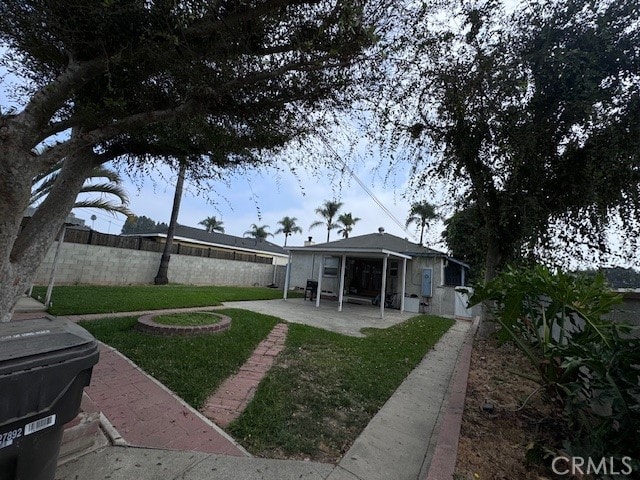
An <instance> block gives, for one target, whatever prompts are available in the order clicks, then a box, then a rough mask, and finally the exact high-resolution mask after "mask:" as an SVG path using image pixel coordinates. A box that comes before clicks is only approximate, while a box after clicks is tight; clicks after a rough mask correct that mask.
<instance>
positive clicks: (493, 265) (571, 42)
mask: <svg viewBox="0 0 640 480" xmlns="http://www.w3.org/2000/svg"><path fill="white" fill-rule="evenodd" d="M519 5H520V6H519V7H518V8H519V9H517V10H515V11H514V12H512V13H509V12H505V10H504V8H503V7H502V6H501V5H500V2H498V1H493V0H483V1H481V2H475V1H474V2H466V1H463V2H460V3H458V2H455V3H450V4H448V7H446V8H448V10H447V12H446V15H443V14H440V15H436V14H433V15H420V14H416V15H415V16H414V18H416V19H417V20H416V21H415V22H414V24H413V29H412V31H411V32H410V33H409V34H407V37H406V38H405V41H404V42H400V43H401V46H400V47H399V48H402V50H401V52H399V53H398V54H397V55H396V58H392V61H393V62H394V63H393V65H394V68H395V69H396V72H397V73H398V75H399V76H401V80H399V81H396V82H393V83H392V86H391V89H390V90H387V91H385V92H383V93H384V98H388V99H390V100H387V101H386V102H381V105H382V106H383V107H385V108H386V109H385V111H384V112H383V113H385V115H386V118H389V116H391V117H392V119H393V122H394V123H395V125H396V126H397V127H399V128H396V129H395V131H394V132H395V134H396V135H397V136H396V137H395V139H396V140H401V141H405V142H406V143H407V144H408V148H409V149H410V150H411V151H412V152H413V157H414V158H416V159H418V160H415V162H416V163H415V172H416V175H417V177H418V182H417V183H418V185H428V184H429V182H432V181H433V179H434V178H436V177H437V178H440V179H445V180H447V181H449V183H450V185H452V192H453V193H454V196H455V197H456V198H457V199H458V200H460V199H463V200H464V201H466V204H467V205H469V204H472V205H474V206H475V207H474V208H475V209H476V212H477V217H478V220H480V222H481V225H482V235H481V236H479V237H478V238H479V239H481V241H482V242H483V246H484V251H485V259H486V270H485V272H486V277H487V278H491V277H492V276H493V275H494V273H495V271H496V269H497V268H499V267H500V265H502V264H504V262H506V261H509V260H510V259H513V258H515V257H519V256H521V255H522V252H523V251H524V252H525V253H527V254H528V253H530V252H533V253H538V252H539V251H540V250H539V249H540V247H545V246H548V245H550V244H551V242H552V241H553V240H554V239H558V238H559V239H561V240H563V242H562V244H563V246H567V245H568V246H570V247H577V246H578V245H579V244H580V243H581V242H586V243H587V244H588V245H589V246H590V247H594V248H595V250H603V249H606V248H607V247H608V245H607V244H606V242H605V241H604V232H605V231H606V229H607V228H608V227H611V226H612V225H617V227H616V228H617V229H618V231H619V232H620V233H622V234H623V237H624V238H625V239H626V241H627V242H628V244H631V246H632V247H633V243H634V242H636V243H637V239H638V237H639V235H638V232H639V230H640V223H639V220H640V158H639V154H640V49H639V48H638V45H640V22H638V18H639V15H640V4H638V2H637V1H635V0H616V1H609V0H587V1H584V0H535V1H528V2H522V3H521V4H519ZM445 19H446V20H445ZM400 54H402V55H400ZM398 105H401V108H398ZM396 147H397V144H394V148H396ZM460 203H461V204H462V202H460ZM615 222H619V223H618V224H616V223H615ZM554 225H555V226H560V231H559V230H558V229H554V228H553V226H554ZM558 233H560V234H562V235H563V237H562V236H558ZM556 246H557V245H556ZM564 251H565V252H566V251H567V250H564ZM570 251H571V252H572V253H574V252H575V248H574V249H573V250H570ZM629 251H630V252H633V251H637V249H635V248H630V249H629ZM591 252H592V253H591V254H593V250H592V251H591Z"/></svg>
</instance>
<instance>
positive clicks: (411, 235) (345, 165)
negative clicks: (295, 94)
mask: <svg viewBox="0 0 640 480" xmlns="http://www.w3.org/2000/svg"><path fill="white" fill-rule="evenodd" d="M297 108H298V110H299V111H300V113H301V114H302V115H304V112H303V111H302V110H301V109H300V107H297ZM316 133H317V134H318V136H319V137H320V140H321V141H322V143H324V145H325V146H326V147H327V149H328V150H329V151H330V152H331V153H332V154H333V156H334V157H335V158H336V159H337V160H338V161H339V162H340V164H341V165H342V168H343V169H344V170H345V171H346V172H347V173H348V174H349V175H351V177H352V178H353V179H354V180H355V181H356V182H357V183H358V185H360V187H361V188H362V189H363V190H364V191H365V192H366V194H367V195H369V197H370V198H371V199H372V200H373V201H374V202H375V204H376V205H378V206H379V207H380V208H381V209H382V211H383V212H384V213H385V214H386V215H387V216H388V217H389V218H390V219H391V220H392V221H393V222H394V223H395V224H396V225H397V226H398V227H400V229H401V230H402V231H403V232H404V233H406V234H407V235H408V236H409V237H411V238H413V239H414V240H415V236H414V235H413V234H411V233H409V232H408V231H407V227H406V225H404V224H403V223H402V222H400V220H398V219H397V218H396V216H395V215H394V214H393V213H391V211H390V210H389V209H388V208H387V207H386V206H385V205H384V203H382V202H381V201H380V200H379V199H378V197H376V195H375V194H374V193H373V192H372V191H371V190H369V188H368V187H367V186H366V185H365V183H364V182H363V181H362V180H360V177H358V175H356V173H355V172H354V171H353V170H352V169H351V167H349V165H347V162H346V161H345V160H344V159H343V158H342V157H341V156H340V154H339V153H338V152H337V151H336V150H335V149H334V148H333V146H332V145H331V144H330V143H329V140H328V139H327V137H326V135H325V134H324V133H322V132H319V131H317V132H316Z"/></svg>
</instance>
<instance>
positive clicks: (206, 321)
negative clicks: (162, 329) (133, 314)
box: [153, 312, 221, 327]
mask: <svg viewBox="0 0 640 480" xmlns="http://www.w3.org/2000/svg"><path fill="white" fill-rule="evenodd" d="M220 320H221V319H220V317H219V316H217V315H213V314H211V313H208V312H191V313H172V314H168V315H158V316H157V317H153V321H154V322H156V323H160V324H162V325H178V326H180V327H199V326H201V325H214V324H216V323H219V322H220Z"/></svg>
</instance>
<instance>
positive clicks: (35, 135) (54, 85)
mask: <svg viewBox="0 0 640 480" xmlns="http://www.w3.org/2000/svg"><path fill="white" fill-rule="evenodd" d="M106 65H107V61H106V59H103V58H97V59H93V60H91V61H88V62H82V63H69V65H68V66H67V68H66V70H65V71H64V72H63V73H62V74H61V75H59V76H58V77H57V78H56V79H55V80H53V81H52V82H50V83H48V84H47V85H45V86H44V87H42V88H41V89H40V90H38V91H37V92H36V93H34V94H33V96H32V97H31V100H30V101H29V103H27V105H26V106H25V108H24V109H23V111H22V112H21V113H19V114H18V115H16V120H18V121H20V122H21V123H22V124H23V125H25V126H26V127H27V132H25V133H26V134H27V135H28V137H27V138H23V143H24V144H25V146H26V147H27V148H29V149H31V148H33V147H35V146H36V145H37V144H38V143H39V142H40V141H41V134H40V132H41V130H42V129H46V125H47V123H48V122H49V120H50V119H51V117H52V116H53V115H54V114H55V112H56V111H58V110H59V109H60V107H62V105H64V103H65V102H66V101H67V100H68V99H69V95H70V93H71V92H72V91H73V90H76V89H78V88H79V87H81V86H82V85H84V84H85V83H86V82H88V81H89V80H90V79H91V78H93V77H95V76H96V75H98V74H99V73H100V72H103V71H104V70H105V68H106Z"/></svg>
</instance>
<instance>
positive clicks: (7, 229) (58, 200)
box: [0, 139, 95, 322]
mask: <svg viewBox="0 0 640 480" xmlns="http://www.w3.org/2000/svg"><path fill="white" fill-rule="evenodd" d="M91 153H92V152H89V154H91ZM86 154H87V150H80V151H78V152H76V154H75V155H74V156H73V157H67V158H66V159H65V162H64V165H63V167H62V169H61V170H60V173H59V176H58V180H57V181H56V183H55V184H54V186H53V187H52V189H51V192H50V193H49V195H48V196H47V198H46V199H45V200H44V201H43V202H42V204H41V205H40V206H39V207H38V209H37V210H36V212H35V213H34V215H33V217H31V218H30V219H29V220H28V221H27V222H26V224H25V226H24V228H23V229H22V231H20V227H21V223H22V217H23V215H24V212H25V210H26V208H27V206H28V204H29V198H30V196H31V185H32V180H33V177H34V176H35V175H36V174H37V173H39V169H40V167H41V165H40V164H39V162H38V160H37V157H35V156H34V155H33V154H32V153H31V152H30V151H28V152H25V151H24V150H23V149H22V148H20V146H18V145H11V144H9V142H5V140H4V139H2V142H0V321H2V322H8V321H10V320H11V317H12V315H13V311H14V309H15V306H16V303H17V302H18V299H19V298H20V297H21V296H22V295H23V294H24V293H25V292H26V291H27V288H29V286H30V285H31V284H32V283H33V279H34V277H35V274H36V272H37V270H38V267H39V266H40V264H41V263H42V261H43V260H44V257H45V255H46V254H47V252H48V251H49V248H50V247H51V245H52V244H53V242H54V240H55V237H56V234H57V233H58V231H60V227H62V225H63V224H64V221H65V219H66V217H67V215H68V214H69V213H70V212H71V209H72V208H73V205H74V203H75V199H76V197H77V195H78V193H79V192H80V189H81V188H82V185H83V184H84V181H85V179H86V178H87V176H88V174H89V172H90V171H91V170H92V169H93V168H94V166H95V164H94V163H93V162H92V161H91V158H92V157H91V156H89V158H86V156H85V155H86Z"/></svg>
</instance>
